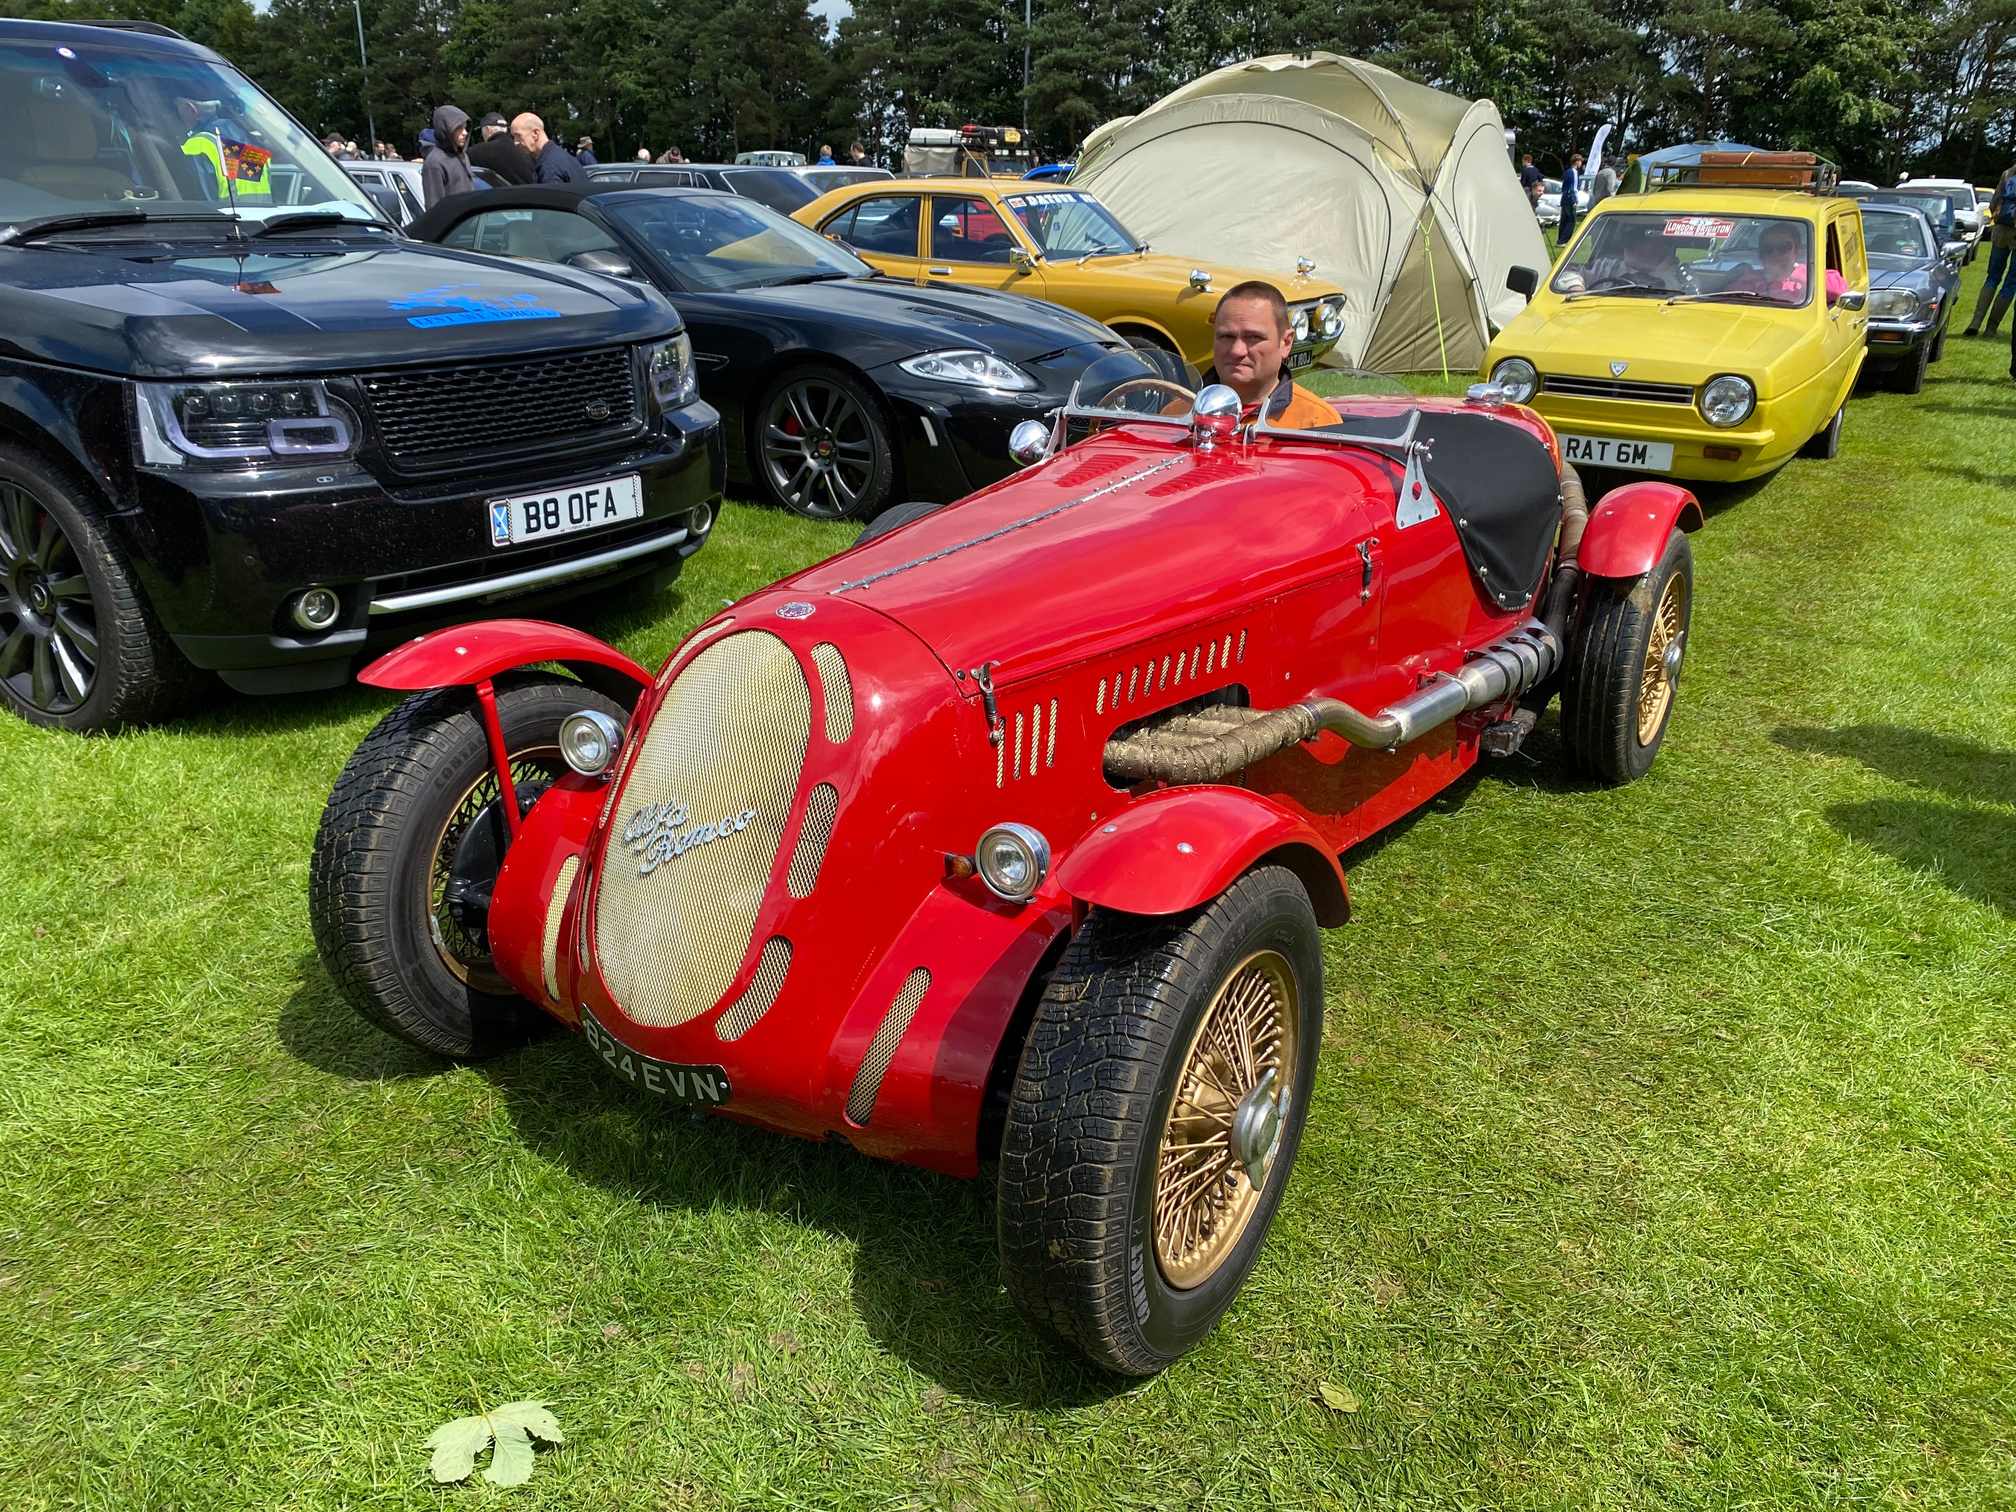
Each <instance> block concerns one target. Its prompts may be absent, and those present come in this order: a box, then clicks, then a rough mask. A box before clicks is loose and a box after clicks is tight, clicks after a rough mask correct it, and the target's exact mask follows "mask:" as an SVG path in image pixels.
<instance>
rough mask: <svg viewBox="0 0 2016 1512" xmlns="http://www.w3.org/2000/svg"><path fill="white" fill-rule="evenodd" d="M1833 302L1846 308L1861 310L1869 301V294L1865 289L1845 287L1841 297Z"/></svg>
mask: <svg viewBox="0 0 2016 1512" xmlns="http://www.w3.org/2000/svg"><path fill="white" fill-rule="evenodd" d="M1831 303H1833V304H1836V305H1839V306H1840V307H1841V308H1842V309H1844V310H1860V309H1862V308H1864V307H1865V306H1867V304H1868V303H1869V294H1868V291H1867V290H1865V289H1843V290H1842V291H1841V294H1840V297H1839V298H1837V299H1835V300H1832V301H1831Z"/></svg>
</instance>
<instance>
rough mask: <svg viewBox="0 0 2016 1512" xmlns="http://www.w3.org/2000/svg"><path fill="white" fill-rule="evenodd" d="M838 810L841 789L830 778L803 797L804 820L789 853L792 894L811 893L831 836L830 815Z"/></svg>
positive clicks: (797, 896) (831, 818) (803, 895)
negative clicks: (808, 795) (796, 841)
mask: <svg viewBox="0 0 2016 1512" xmlns="http://www.w3.org/2000/svg"><path fill="white" fill-rule="evenodd" d="M839 812H840V793H839V790H838V789H837V788H835V787H834V786H833V784H832V783H830V782H822V783H820V784H819V786H817V787H815V788H814V789H812V796H811V797H809V798H807V799H806V800H805V822H804V823H803V824H802V825H800V826H799V827H798V848H797V849H796V850H794V851H793V852H792V853H791V876H790V881H789V884H788V885H789V886H790V889H791V896H792V897H794V898H809V897H811V896H812V885H813V884H814V883H815V882H817V881H818V880H819V863H820V862H822V861H824V860H825V859H826V842H827V841H828V840H830V839H832V838H833V816H834V815H835V814H837V813H839Z"/></svg>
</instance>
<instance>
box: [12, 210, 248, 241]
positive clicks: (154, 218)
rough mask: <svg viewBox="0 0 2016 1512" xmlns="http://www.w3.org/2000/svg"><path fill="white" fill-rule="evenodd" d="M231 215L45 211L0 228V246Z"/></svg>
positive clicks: (207, 219) (221, 217) (210, 212)
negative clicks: (106, 228) (108, 228)
mask: <svg viewBox="0 0 2016 1512" xmlns="http://www.w3.org/2000/svg"><path fill="white" fill-rule="evenodd" d="M231 219H232V217H230V216H228V215H223V214H220V213H218V212H215V211H203V212H201V213H198V214H194V215H149V214H148V213H147V212H146V211H145V210H87V211H79V212H78V213H77V214H74V215H44V216H41V217H39V218H37V219H35V220H26V221H21V222H19V223H17V224H15V225H12V226H9V227H7V228H6V229H5V230H4V231H0V246H13V247H20V246H25V245H27V244H28V243H29V242H31V241H40V240H41V239H42V238H43V237H45V236H61V235H63V234H64V233H65V232H67V231H95V230H98V229H99V228H100V227H104V226H138V225H141V224H143V223H144V224H148V225H159V224H161V223H162V222H164V221H211V222H217V221H227V222H228V221H230V220H231Z"/></svg>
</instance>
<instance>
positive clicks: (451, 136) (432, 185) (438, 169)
mask: <svg viewBox="0 0 2016 1512" xmlns="http://www.w3.org/2000/svg"><path fill="white" fill-rule="evenodd" d="M475 187H476V176H475V175H474V174H472V173H471V172H470V171H469V112H468V111H466V110H458V109H457V108H456V107H455V106H453V105H443V106H441V107H440V108H439V109H438V110H436V111H435V112H434V147H433V150H432V151H430V152H429V153H428V154H427V157H426V160H425V161H424V162H422V163H421V165H420V188H421V192H422V194H423V196H424V198H425V199H426V201H427V208H428V209H429V210H432V209H433V208H434V207H435V206H436V205H438V204H440V203H441V201H443V200H444V199H446V198H448V196H449V195H451V194H468V193H470V192H471V191H473V190H474V189H475Z"/></svg>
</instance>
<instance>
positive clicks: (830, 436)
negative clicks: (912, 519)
mask: <svg viewBox="0 0 2016 1512" xmlns="http://www.w3.org/2000/svg"><path fill="white" fill-rule="evenodd" d="M755 429H756V434H755V436H754V437H753V438H752V439H753V442H754V445H753V447H752V450H753V451H754V452H755V456H754V458H753V459H752V460H753V461H754V463H755V472H756V478H757V481H758V482H759V483H760V484H761V485H762V486H763V491H764V493H765V494H767V495H768V496H769V498H770V499H771V501H772V502H773V503H776V504H779V505H781V506H782V507H783V508H785V509H788V510H790V511H791V512H792V513H793V514H801V515H805V516H808V517H809V518H811V519H815V520H850V519H860V518H865V517H867V516H870V515H873V514H874V513H875V512H876V510H878V509H879V508H881V506H882V502H883V500H884V499H885V498H887V497H888V493H889V485H890V481H891V473H892V471H893V469H892V465H891V461H890V447H889V435H888V429H887V427H886V426H885V425H884V423H883V420H882V416H881V413H880V410H879V407H878V406H877V405H876V402H875V400H874V398H873V397H872V396H871V395H870V394H869V393H868V391H867V390H866V389H865V388H864V387H863V386H862V385H861V384H860V383H858V382H856V381H855V380H854V379H853V378H851V377H849V376H847V375H846V374H844V373H841V372H838V371H835V370H833V369H830V368H798V369H795V370H794V371H792V372H789V373H785V374H784V375H783V376H782V377H780V378H778V379H777V381H776V382H774V383H772V384H771V385H770V387H769V389H768V391H767V392H766V393H765V394H764V396H763V400H762V402H761V403H760V404H759V405H758V406H757V408H756V412H755Z"/></svg>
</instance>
